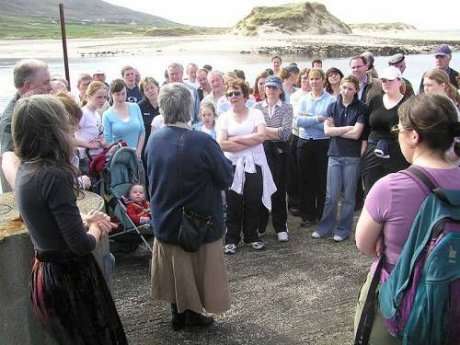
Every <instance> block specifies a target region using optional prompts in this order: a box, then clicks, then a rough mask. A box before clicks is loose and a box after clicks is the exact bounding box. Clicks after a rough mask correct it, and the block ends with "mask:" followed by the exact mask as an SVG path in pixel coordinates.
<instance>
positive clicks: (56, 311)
mask: <svg viewBox="0 0 460 345" xmlns="http://www.w3.org/2000/svg"><path fill="white" fill-rule="evenodd" d="M31 283H32V286H31V298H32V306H33V310H34V313H35V315H36V316H37V317H38V318H39V319H40V321H41V322H42V323H43V325H44V326H45V328H46V330H47V331H48V332H49V333H50V334H51V335H52V336H53V337H54V338H55V339H56V341H57V342H58V344H60V345H125V344H128V341H127V340H126V336H125V333H124V330H123V326H122V324H121V321H120V318H119V316H118V313H117V310H116V308H115V304H114V302H113V299H112V296H111V294H110V291H109V289H108V287H107V284H106V282H105V280H104V277H103V275H102V273H101V271H100V269H99V267H98V265H97V263H96V261H95V259H94V257H93V256H92V255H86V256H82V257H76V256H73V255H63V254H62V253H58V252H43V253H37V254H36V256H35V262H34V265H33V268H32V276H31Z"/></svg>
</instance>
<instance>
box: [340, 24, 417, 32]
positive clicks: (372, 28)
mask: <svg viewBox="0 0 460 345" xmlns="http://www.w3.org/2000/svg"><path fill="white" fill-rule="evenodd" d="M348 26H350V27H351V29H352V30H353V32H355V31H365V32H377V31H407V30H417V28H416V27H415V26H413V25H410V24H405V23H361V24H348Z"/></svg>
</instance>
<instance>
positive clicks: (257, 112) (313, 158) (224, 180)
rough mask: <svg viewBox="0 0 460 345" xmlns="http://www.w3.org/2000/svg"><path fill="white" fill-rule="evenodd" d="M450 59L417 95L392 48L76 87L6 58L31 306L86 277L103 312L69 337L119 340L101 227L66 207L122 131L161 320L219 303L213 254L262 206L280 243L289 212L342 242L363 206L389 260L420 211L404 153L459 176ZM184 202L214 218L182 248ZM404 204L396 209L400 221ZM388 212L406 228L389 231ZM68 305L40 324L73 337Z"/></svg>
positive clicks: (221, 276)
mask: <svg viewBox="0 0 460 345" xmlns="http://www.w3.org/2000/svg"><path fill="white" fill-rule="evenodd" d="M451 57H452V52H451V50H450V48H449V47H448V46H447V45H441V46H439V47H438V48H437V49H436V50H435V52H434V62H435V64H434V66H433V68H432V69H429V70H427V71H426V73H424V74H423V76H421V83H420V87H419V95H418V96H415V95H414V87H413V86H412V85H411V83H410V82H409V81H408V80H407V79H405V78H404V77H403V74H404V71H405V69H406V63H405V56H404V55H403V54H396V55H394V56H391V57H389V58H388V66H387V67H385V68H384V69H382V70H376V68H375V67H374V66H373V61H374V58H373V56H372V54H371V53H369V52H364V53H363V54H361V55H357V56H353V57H351V58H350V60H349V70H348V71H341V70H340V69H338V68H336V67H330V68H329V69H327V70H326V71H325V70H323V63H322V61H321V60H320V59H315V60H313V61H312V64H311V66H299V65H298V64H296V63H290V64H283V61H282V58H281V57H280V56H275V57H273V58H272V59H271V65H270V66H267V68H266V69H265V70H263V71H260V73H259V74H258V75H257V78H256V79H255V81H254V83H253V84H252V83H250V81H247V80H246V78H245V73H244V71H242V70H238V69H235V70H233V71H229V72H223V71H217V70H215V69H213V68H212V66H210V65H204V66H203V67H201V68H200V67H199V66H197V65H196V64H195V63H190V64H188V65H187V66H185V68H184V66H182V65H181V64H178V63H171V64H170V65H168V66H167V68H166V70H165V76H164V77H165V80H164V82H162V83H160V82H159V81H158V80H157V79H155V78H153V77H152V76H143V75H141V73H139V71H138V70H137V69H136V68H134V67H133V66H124V67H122V68H121V72H120V76H121V78H119V79H115V80H112V81H111V82H110V83H108V81H106V78H105V74H104V72H103V71H96V72H94V73H93V74H92V75H91V74H82V75H81V76H80V77H79V78H78V82H77V85H76V92H75V93H73V94H72V93H70V92H69V91H68V84H67V81H66V80H65V79H62V78H60V77H53V78H51V76H50V74H49V71H48V67H47V65H46V63H44V62H42V61H39V60H22V61H20V62H18V63H17V65H16V67H15V69H14V82H15V87H16V89H17V93H16V94H15V95H14V97H13V98H12V100H11V102H10V103H9V104H8V105H7V107H6V109H5V111H4V113H3V114H2V116H1V118H0V135H1V152H2V171H3V172H2V174H1V175H0V177H1V182H2V189H3V191H4V192H7V191H9V190H10V188H11V187H12V188H14V189H15V190H16V197H17V198H18V205H19V208H20V211H21V214H22V216H23V219H24V221H25V222H26V224H27V226H28V229H29V231H30V233H31V237H32V241H33V243H34V247H35V249H36V253H37V255H36V263H35V264H34V271H33V272H34V275H33V279H34V284H33V285H32V289H33V291H32V294H33V296H35V297H36V298H33V302H34V306H35V309H36V311H37V312H38V314H39V315H41V317H42V319H46V320H48V319H49V318H50V317H51V316H50V315H48V312H49V311H50V310H51V309H53V308H54V309H55V308H58V309H59V307H58V306H56V305H55V303H57V302H56V301H55V300H53V299H50V300H48V301H46V303H45V302H43V301H42V300H41V299H40V298H42V297H43V296H39V295H40V293H39V291H38V290H39V289H45V290H47V293H56V291H58V293H59V294H60V296H63V295H66V297H65V298H67V299H68V300H69V301H70V302H69V303H84V301H83V298H84V296H80V295H78V294H75V293H74V292H75V290H76V289H80V290H81V291H87V290H85V289H89V288H90V287H92V288H94V287H95V286H96V287H97V289H98V291H99V292H98V293H97V294H94V296H93V295H92V296H93V298H95V299H98V300H100V301H102V302H103V303H107V305H108V306H109V307H107V309H106V310H104V313H103V314H98V313H100V310H95V309H97V308H93V309H91V310H88V315H89V316H88V317H91V315H93V314H97V315H102V316H101V317H103V318H104V319H105V320H107V321H109V320H110V322H108V323H110V324H107V323H106V324H100V325H99V324H97V325H90V324H89V322H88V323H83V324H82V325H83V326H84V327H87V328H89V329H91V330H92V331H91V332H87V333H81V334H80V335H79V336H81V337H82V338H84V337H86V336H92V335H93V334H100V336H101V339H102V340H101V344H102V343H104V344H115V343H116V344H124V343H125V342H126V339H125V336H124V333H123V330H122V327H121V324H120V322H119V318H118V315H117V313H116V310H115V308H114V306H113V302H112V303H109V302H107V300H108V299H110V296H108V295H107V293H106V287H105V286H103V282H101V279H100V274H99V273H98V272H97V268H95V267H93V266H94V265H93V263H92V260H91V259H90V258H89V256H88V253H90V251H91V250H92V249H94V246H95V244H96V242H97V241H98V240H99V238H100V237H101V236H102V235H103V234H104V233H108V232H110V229H111V228H112V227H113V224H111V223H110V219H108V218H107V217H106V216H104V215H103V214H101V213H94V214H91V215H89V216H88V217H86V219H84V221H83V220H82V219H81V217H80V214H79V213H78V212H77V209H76V203H75V193H78V191H77V189H78V188H91V181H90V180H89V178H88V177H87V175H88V161H90V160H91V159H92V158H93V157H94V156H96V155H98V154H99V153H100V152H101V151H103V150H107V149H109V148H110V146H111V145H112V144H114V143H117V142H120V141H123V142H125V143H126V145H127V146H128V147H130V148H132V149H133V150H135V152H136V155H137V158H138V160H139V161H141V162H142V164H143V167H144V169H145V171H146V177H147V181H146V185H145V186H142V185H135V186H134V187H133V188H132V189H130V192H129V193H130V195H129V197H130V199H131V202H132V204H131V208H132V209H131V210H130V212H131V213H132V214H133V217H134V216H135V217H136V219H135V220H136V223H137V224H140V223H147V222H150V223H151V224H152V228H153V232H154V235H155V243H154V251H153V258H152V293H153V296H154V297H156V298H159V299H162V300H166V301H168V302H170V303H171V310H172V324H173V327H174V329H181V328H183V327H185V326H197V325H198V326H203V325H209V324H210V323H212V318H210V317H209V316H206V315H203V314H202V311H203V309H205V310H206V311H208V312H214V313H217V312H222V311H225V310H227V309H228V308H229V293H228V286H227V278H226V273H225V267H224V259H223V258H224V254H227V255H234V254H236V253H237V251H238V248H240V242H244V243H245V244H247V245H248V246H249V247H250V248H252V249H253V250H255V251H260V250H263V249H264V248H265V242H264V241H263V239H262V236H263V235H264V233H265V231H266V228H267V226H268V222H269V219H270V214H271V221H272V224H273V229H274V231H275V233H276V238H277V240H278V241H280V242H286V241H288V240H289V229H288V222H287V219H288V213H291V214H292V216H294V217H299V218H300V219H301V227H305V228H312V229H313V231H312V232H311V237H312V238H313V239H321V238H327V237H332V238H333V240H334V241H335V242H342V241H344V240H346V239H348V238H349V237H350V236H351V234H352V232H353V215H354V212H355V210H357V209H359V208H361V207H362V205H363V203H364V209H363V211H362V213H361V217H360V220H359V222H358V227H357V231H356V240H357V245H358V248H359V249H360V250H362V251H363V252H364V253H366V254H369V255H372V256H375V255H376V254H378V253H381V252H382V251H383V252H385V251H386V252H385V254H386V255H387V257H388V258H390V260H389V261H390V263H391V264H394V263H395V262H396V260H397V257H398V256H399V254H400V251H401V246H402V243H403V242H404V239H405V238H407V229H408V227H407V224H410V223H411V221H412V219H413V217H414V216H415V211H416V210H417V207H418V204H417V203H410V205H409V204H407V203H406V202H405V197H406V195H408V194H410V193H411V192H413V193H414V198H418V199H417V200H419V199H420V203H421V201H422V196H421V195H419V194H420V192H419V191H417V190H415V189H416V186H415V185H412V184H411V183H409V181H407V177H405V176H399V175H398V174H394V173H397V172H398V171H399V170H402V169H405V168H407V167H408V166H409V164H417V165H420V166H422V167H425V168H426V170H427V171H428V173H429V174H431V175H432V177H433V179H434V180H436V181H438V182H439V183H440V184H441V185H443V184H446V185H448V186H450V185H452V186H453V187H455V188H458V187H459V186H457V184H458V183H457V182H456V181H459V179H458V177H460V172H459V169H458V168H457V163H456V153H457V150H454V148H453V146H454V145H453V143H454V138H455V137H457V136H459V135H460V133H457V132H459V130H458V128H457V127H458V114H459V113H458V112H459V107H460V95H459V83H460V78H459V74H458V72H456V71H455V70H454V69H452V68H451V67H450V64H449V63H450V60H451ZM48 94H51V95H55V96H48ZM43 95H47V96H43ZM395 128H396V131H397V132H399V136H395ZM37 133H40V135H36V134H37ZM41 134H43V135H41ZM77 181H78V183H76V182H77ZM31 191H33V192H31ZM35 191H38V192H35ZM64 191H65V192H64ZM417 193H418V194H417ZM131 194H132V195H131ZM145 194H146V195H145ZM144 195H145V196H146V197H144ZM32 196H33V197H32ZM366 196H367V197H366ZM364 198H365V202H364ZM146 199H149V200H150V210H151V212H149V210H148V205H149V204H148V203H147V201H146ZM406 208H408V209H407V210H406ZM186 209H193V211H194V212H197V213H200V214H205V215H207V216H209V217H211V218H212V220H213V221H212V225H213V227H214V230H215V231H213V232H212V233H208V234H207V235H206V236H205V237H204V240H203V243H202V245H201V247H200V249H199V250H198V251H196V252H194V253H188V252H186V251H184V250H182V248H181V247H180V246H179V245H178V240H177V238H178V236H179V232H180V229H181V217H183V215H184V214H185V213H186ZM44 210H46V211H44ZM338 210H339V213H338ZM48 213H49V214H48ZM402 214H406V215H408V214H409V215H408V216H407V217H406V218H405V220H404V221H401V218H402ZM224 215H225V216H224ZM43 217H46V219H44V218H43ZM66 217H69V219H67V218H66ZM64 218H66V219H64ZM53 219H54V221H53ZM401 222H403V223H404V224H405V228H404V229H405V230H406V232H405V233H401V232H398V228H399V227H400V225H401V224H400V223H401ZM85 227H86V229H85ZM87 229H89V231H88V230H87ZM82 258H84V259H82ZM62 262H65V263H66V264H68V265H78V267H80V268H81V270H84V271H85V272H86V274H88V275H89V276H90V277H91V279H89V280H88V281H86V282H78V283H75V284H76V286H75V287H68V286H64V287H63V285H60V284H54V283H52V282H56V281H58V280H59V279H63V280H66V279H75V276H72V273H69V272H67V271H65V270H60V269H58V268H57V267H58V266H57V263H62ZM55 264H56V265H55ZM46 266H50V267H51V268H47V267H46ZM69 267H70V266H69ZM44 270H46V275H44V274H43V272H44ZM67 275H70V276H71V277H70V278H69V277H68V276H67ZM66 281H68V280H66ZM70 281H71V280H70ZM69 284H70V283H69ZM78 284H86V285H84V286H83V287H82V286H77V285H78ZM216 286H217V288H216ZM69 291H71V293H69ZM63 298H64V297H63ZM102 302H101V303H102ZM65 316H67V315H66V314H65V313H64V312H62V313H57V314H55V315H53V317H55V318H56V320H57V321H56V320H54V321H56V322H51V323H48V325H49V327H50V330H51V331H52V332H53V334H55V336H56V337H57V338H58V339H60V338H62V337H64V338H65V336H66V334H67V336H68V335H69V334H72V336H73V335H74V334H75V333H76V330H75V329H74V328H73V327H75V325H71V324H70V323H69V322H67V321H65V320H64V319H65ZM71 316H72V317H75V318H76V317H77V316H76V315H73V314H72V315H71ZM51 318H52V317H51ZM80 326H81V325H80ZM77 333H78V332H77ZM104 339H105V340H104ZM113 339H118V340H117V341H116V342H114V341H113ZM104 341H106V342H104ZM387 343H389V342H387Z"/></svg>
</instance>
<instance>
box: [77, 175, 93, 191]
mask: <svg viewBox="0 0 460 345" xmlns="http://www.w3.org/2000/svg"><path fill="white" fill-rule="evenodd" d="M78 181H79V182H80V186H81V188H83V189H89V188H90V187H91V179H90V178H89V177H88V176H86V175H82V176H79V177H78Z"/></svg>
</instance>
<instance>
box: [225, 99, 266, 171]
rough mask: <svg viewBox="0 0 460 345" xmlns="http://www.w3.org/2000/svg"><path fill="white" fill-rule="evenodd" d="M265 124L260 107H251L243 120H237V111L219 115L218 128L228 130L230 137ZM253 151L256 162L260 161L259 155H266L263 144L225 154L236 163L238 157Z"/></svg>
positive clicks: (255, 130)
mask: <svg viewBox="0 0 460 345" xmlns="http://www.w3.org/2000/svg"><path fill="white" fill-rule="evenodd" d="M260 124H265V118H264V114H263V113H262V112H261V111H260V110H259V109H254V108H249V109H248V116H247V117H246V119H244V121H243V122H241V123H240V122H237V121H236V120H235V113H234V112H233V111H232V110H229V111H227V112H225V113H223V114H222V115H220V116H219V119H218V125H217V128H218V130H219V131H222V130H224V131H226V132H227V135H228V137H229V138H230V137H234V136H238V135H247V134H251V133H255V132H257V126H258V125H260ZM248 153H252V154H253V155H254V162H255V163H256V164H258V163H259V159H258V158H259V156H260V155H263V156H264V157H265V152H264V147H263V145H262V144H258V145H255V146H252V147H250V148H247V149H245V150H242V151H238V152H224V154H225V156H226V157H227V158H228V159H230V160H231V161H232V163H234V164H235V163H236V161H237V160H238V158H240V157H242V156H244V155H247V154H248Z"/></svg>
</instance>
